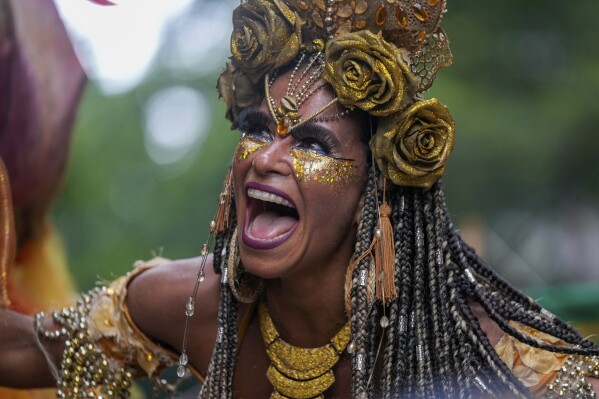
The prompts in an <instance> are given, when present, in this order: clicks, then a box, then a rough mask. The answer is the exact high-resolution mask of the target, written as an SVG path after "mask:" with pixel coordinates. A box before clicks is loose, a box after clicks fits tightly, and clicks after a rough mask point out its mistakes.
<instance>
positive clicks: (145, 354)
mask: <svg viewBox="0 0 599 399" xmlns="http://www.w3.org/2000/svg"><path fill="white" fill-rule="evenodd" d="M165 261H166V259H164V258H154V259H152V260H150V261H149V262H147V263H141V264H139V265H137V266H136V267H135V269H134V270H133V271H132V272H130V273H127V275H125V276H123V277H120V278H118V279H117V280H115V281H114V282H113V283H112V284H110V285H109V286H108V288H107V289H106V290H105V291H103V292H102V293H101V294H99V295H98V296H97V297H96V298H95V301H94V302H93V305H92V306H91V308H90V311H89V322H88V331H89V334H90V336H91V338H92V339H93V340H94V341H97V342H100V343H101V344H102V347H103V349H104V352H106V353H107V354H108V355H110V356H111V357H113V358H115V359H120V360H121V361H123V362H125V363H127V364H128V365H130V366H134V367H135V368H138V369H140V370H141V371H143V373H144V374H145V375H146V376H147V377H153V376H155V375H156V374H157V373H158V371H159V370H160V369H161V368H163V367H165V366H168V365H172V364H174V360H175V356H174V355H173V354H172V353H171V352H168V351H166V350H165V349H163V348H161V347H159V346H157V345H155V344H149V340H148V339H147V338H146V337H145V336H143V335H140V332H139V329H137V327H135V328H133V327H132V326H131V325H130V322H129V317H128V311H127V312H124V310H125V309H127V304H126V302H125V301H126V297H127V285H128V284H129V282H130V281H131V280H132V279H133V278H134V277H136V276H137V275H139V274H140V273H142V272H144V271H146V270H148V269H149V268H152V267H155V266H157V265H159V264H161V263H164V262H165Z"/></svg>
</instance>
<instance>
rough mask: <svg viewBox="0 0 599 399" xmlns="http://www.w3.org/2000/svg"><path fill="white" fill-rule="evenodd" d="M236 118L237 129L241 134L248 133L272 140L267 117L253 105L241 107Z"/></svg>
mask: <svg viewBox="0 0 599 399" xmlns="http://www.w3.org/2000/svg"><path fill="white" fill-rule="evenodd" d="M237 120H238V123H237V126H238V129H239V131H240V132H241V133H242V134H243V135H245V134H249V135H252V136H254V137H256V138H260V139H266V140H269V141H272V134H271V133H270V131H269V129H268V127H267V126H268V122H269V120H268V118H267V117H265V116H264V115H263V114H261V113H259V112H257V111H256V110H255V109H254V108H253V107H251V108H245V109H243V110H242V111H241V113H240V114H239V117H238V118H237Z"/></svg>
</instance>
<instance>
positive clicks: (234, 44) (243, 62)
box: [231, 0, 302, 84]
mask: <svg viewBox="0 0 599 399" xmlns="http://www.w3.org/2000/svg"><path fill="white" fill-rule="evenodd" d="M301 32H302V30H301V19H300V18H299V17H298V16H297V14H296V13H295V12H293V11H291V9H290V8H289V7H288V6H287V5H286V4H284V3H283V2H281V1H279V0H248V1H246V2H244V3H242V4H241V5H240V6H239V7H237V8H236V9H235V11H233V35H232V36H231V52H232V53H233V62H234V63H235V65H236V66H238V67H239V68H241V69H243V71H244V72H245V73H246V74H247V76H248V77H249V78H250V79H251V80H252V82H253V83H254V84H256V83H258V82H260V81H261V79H262V77H263V76H264V75H265V73H266V72H268V71H270V70H272V69H276V68H279V67H281V66H283V65H285V64H287V63H288V62H290V61H291V60H293V58H295V56H296V55H297V53H298V51H299V48H300V45H301V37H302V33H301Z"/></svg>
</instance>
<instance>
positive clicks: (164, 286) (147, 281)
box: [127, 256, 220, 376]
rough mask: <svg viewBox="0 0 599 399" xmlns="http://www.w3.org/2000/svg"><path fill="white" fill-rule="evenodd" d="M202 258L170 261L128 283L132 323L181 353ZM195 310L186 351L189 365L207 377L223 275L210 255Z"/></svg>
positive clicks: (149, 335) (150, 336)
mask: <svg viewBox="0 0 599 399" xmlns="http://www.w3.org/2000/svg"><path fill="white" fill-rule="evenodd" d="M200 262H201V261H200V258H194V259H184V260H179V261H174V262H170V263H167V264H164V265H160V267H156V268H154V269H151V270H148V271H147V272H144V273H142V274H141V275H139V276H138V277H136V278H135V279H133V281H131V283H130V284H129V289H128V295H127V306H128V308H129V312H130V314H131V318H132V319H133V322H134V323H135V324H136V325H137V327H138V328H139V329H140V330H141V331H143V332H144V334H146V335H147V337H148V338H150V339H152V340H153V341H155V342H157V343H159V344H162V345H165V346H167V347H169V348H170V349H172V350H173V351H175V352H177V353H180V351H181V344H182V340H183V329H184V325H185V313H184V310H185V303H186V302H187V299H188V297H189V296H190V295H191V294H192V290H193V286H194V283H195V281H196V275H197V273H198V271H199V268H200ZM205 272H206V278H205V280H204V281H203V282H202V283H201V284H200V287H199V290H198V295H197V297H196V306H195V313H194V315H193V317H192V318H191V319H190V325H189V342H188V346H187V354H188V356H189V359H190V364H191V365H192V366H193V367H195V369H196V370H197V371H199V372H200V374H201V375H203V376H205V375H206V371H207V369H208V363H209V361H210V357H211V355H212V350H213V348H214V342H215V340H216V327H217V325H216V324H217V314H218V304H219V295H220V276H219V275H215V274H214V272H213V270H212V256H210V257H209V258H208V261H207V264H206V267H205Z"/></svg>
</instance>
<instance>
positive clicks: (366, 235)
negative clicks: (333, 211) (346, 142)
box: [351, 173, 377, 398]
mask: <svg viewBox="0 0 599 399" xmlns="http://www.w3.org/2000/svg"><path fill="white" fill-rule="evenodd" d="M376 183H377V180H376V176H375V175H374V173H373V174H370V176H369V179H368V183H367V185H366V192H365V194H364V210H363V212H362V216H361V218H360V223H359V226H358V236H357V240H356V252H355V253H356V258H357V257H358V256H359V255H361V254H363V253H365V252H366V251H367V249H368V247H369V246H370V243H371V242H372V237H373V232H374V228H375V226H376V215H377V203H376V195H377V193H376V191H377V190H376ZM370 263H371V260H370V257H368V256H366V257H364V258H363V259H362V260H361V261H360V262H359V263H358V265H357V266H356V268H355V269H354V272H353V277H352V287H351V332H352V341H353V342H352V344H353V346H354V348H355V350H354V352H353V354H352V397H354V398H361V397H363V396H367V390H368V387H367V383H368V375H367V370H368V365H367V356H366V355H367V353H366V350H367V348H366V343H367V342H366V340H367V338H368V337H367V319H368V313H369V310H370V309H369V306H368V300H367V288H366V286H365V285H363V282H364V277H363V276H366V275H367V274H368V269H369V268H370Z"/></svg>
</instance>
